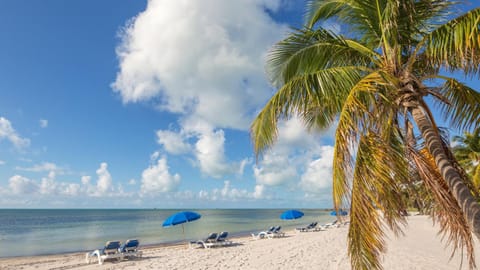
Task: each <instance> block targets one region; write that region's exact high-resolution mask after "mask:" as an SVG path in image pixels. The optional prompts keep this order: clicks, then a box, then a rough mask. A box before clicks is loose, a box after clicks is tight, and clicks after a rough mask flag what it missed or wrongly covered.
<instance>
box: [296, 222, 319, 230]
mask: <svg viewBox="0 0 480 270" xmlns="http://www.w3.org/2000/svg"><path fill="white" fill-rule="evenodd" d="M317 224H318V223H317V222H312V223H310V224H308V226H306V227H300V228H296V229H295V230H297V231H299V232H310V231H313V230H314V229H315V228H316V227H317Z"/></svg>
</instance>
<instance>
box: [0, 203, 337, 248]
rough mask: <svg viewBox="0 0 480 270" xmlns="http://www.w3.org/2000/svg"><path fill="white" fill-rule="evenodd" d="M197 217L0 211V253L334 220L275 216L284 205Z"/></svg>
mask: <svg viewBox="0 0 480 270" xmlns="http://www.w3.org/2000/svg"><path fill="white" fill-rule="evenodd" d="M187 210H188V211H195V212H197V213H199V214H200V215H201V216H202V217H201V218H200V219H198V220H196V221H193V222H189V223H185V224H183V225H176V226H172V227H162V223H163V221H164V220H165V219H167V218H168V217H169V216H170V215H172V214H174V213H176V212H180V211H185V210H184V209H168V210H167V209H0V257H12V256H30V255H46V254H56V253H66V252H78V251H86V250H93V249H97V248H100V247H102V246H103V245H104V244H105V242H107V241H109V240H120V241H125V240H127V239H131V238H136V239H139V240H140V243H141V245H153V244H171V243H181V242H183V241H189V240H197V239H202V238H205V237H206V236H207V235H208V234H209V233H211V232H217V233H219V232H221V231H228V232H229V236H243V235H250V234H251V233H258V232H259V231H262V230H266V229H268V228H269V227H271V226H282V228H283V229H284V230H289V229H293V228H295V227H299V226H305V225H307V224H309V223H311V222H314V221H316V222H319V224H322V223H327V222H330V221H332V220H334V219H335V217H332V216H330V211H328V210H322V209H299V210H301V211H303V212H304V213H305V215H304V216H303V217H302V218H300V219H296V220H281V219H280V215H281V213H282V212H283V211H285V210H286V209H194V210H191V209H187Z"/></svg>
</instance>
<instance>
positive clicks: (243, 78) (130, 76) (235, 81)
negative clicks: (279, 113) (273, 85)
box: [112, 0, 286, 129]
mask: <svg viewBox="0 0 480 270" xmlns="http://www.w3.org/2000/svg"><path fill="white" fill-rule="evenodd" d="M279 4H280V1H279V0H245V1H223V0H205V1H188V0H182V1H174V2H172V1H170V0H151V1H149V2H148V5H147V9H146V10H145V11H144V12H142V13H140V14H139V15H138V16H137V17H135V18H134V19H133V20H132V21H130V23H129V24H128V25H126V27H125V29H124V31H123V32H122V33H121V38H122V42H121V44H120V45H119V46H118V47H117V56H118V58H119V62H120V71H119V72H118V74H117V78H116V80H115V82H114V83H112V88H113V90H114V91H115V92H117V93H118V94H120V96H121V97H122V100H123V101H124V102H138V101H145V100H150V99H155V100H159V102H160V104H159V108H161V109H162V110H165V111H168V112H174V113H180V114H182V115H185V116H186V115H188V117H193V118H199V119H203V120H205V121H207V122H208V123H211V124H212V125H214V126H216V127H229V128H239V129H246V128H247V127H248V125H249V123H250V120H251V118H252V113H253V112H254V110H255V109H256V108H258V107H259V106H261V105H262V104H263V103H264V102H265V100H266V99H267V98H268V97H269V95H270V89H269V86H268V83H267V81H266V79H265V76H264V56H265V54H266V52H267V50H268V49H269V48H270V46H271V45H272V44H274V43H275V42H276V41H278V40H279V39H280V38H281V36H282V35H283V34H284V33H285V30H286V27H285V26H283V25H279V24H277V23H275V22H274V21H273V20H272V18H271V17H270V16H269V15H268V12H267V10H276V9H277V8H278V7H279Z"/></svg>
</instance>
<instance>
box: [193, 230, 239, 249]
mask: <svg viewBox="0 0 480 270" xmlns="http://www.w3.org/2000/svg"><path fill="white" fill-rule="evenodd" d="M211 235H212V234H211ZM227 236H228V232H221V233H220V234H218V236H217V237H216V238H214V239H213V238H212V237H209V238H207V239H209V240H208V241H197V242H196V243H197V244H199V245H200V246H201V247H203V248H212V247H223V246H230V245H232V244H233V242H232V241H230V240H228V239H227Z"/></svg>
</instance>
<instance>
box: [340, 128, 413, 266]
mask: <svg viewBox="0 0 480 270" xmlns="http://www.w3.org/2000/svg"><path fill="white" fill-rule="evenodd" d="M397 146H398V144H397V143H394V144H393V145H390V143H389V142H385V141H384V140H383V139H381V138H380V137H379V136H378V135H377V134H375V133H372V132H370V133H368V134H366V135H365V136H362V137H361V138H360V142H359V147H358V152H357V156H356V163H355V172H354V177H353V185H352V187H353V189H352V200H351V201H352V206H351V213H350V216H351V218H350V231H349V237H348V239H349V254H350V257H351V259H352V268H353V269H381V268H382V267H381V265H380V261H379V255H380V253H383V252H385V242H384V227H385V224H384V223H383V222H382V217H381V216H380V214H379V211H378V210H381V211H382V212H383V213H384V214H385V216H384V218H385V220H386V221H387V224H386V225H388V226H389V227H390V228H391V229H393V230H394V232H396V233H401V229H400V226H399V224H405V222H406V221H405V217H403V216H401V215H400V210H403V209H404V207H405V204H404V203H403V200H402V199H401V189H400V185H399V183H398V182H397V181H398V178H399V177H400V178H406V177H407V175H406V172H405V170H404V169H400V170H396V169H397V168H401V166H400V167H398V166H396V165H394V164H398V161H399V160H405V157H404V156H403V152H402V151H398V150H400V149H398V147H397ZM392 165H394V166H393V167H392ZM387 187H388V188H387Z"/></svg>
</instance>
